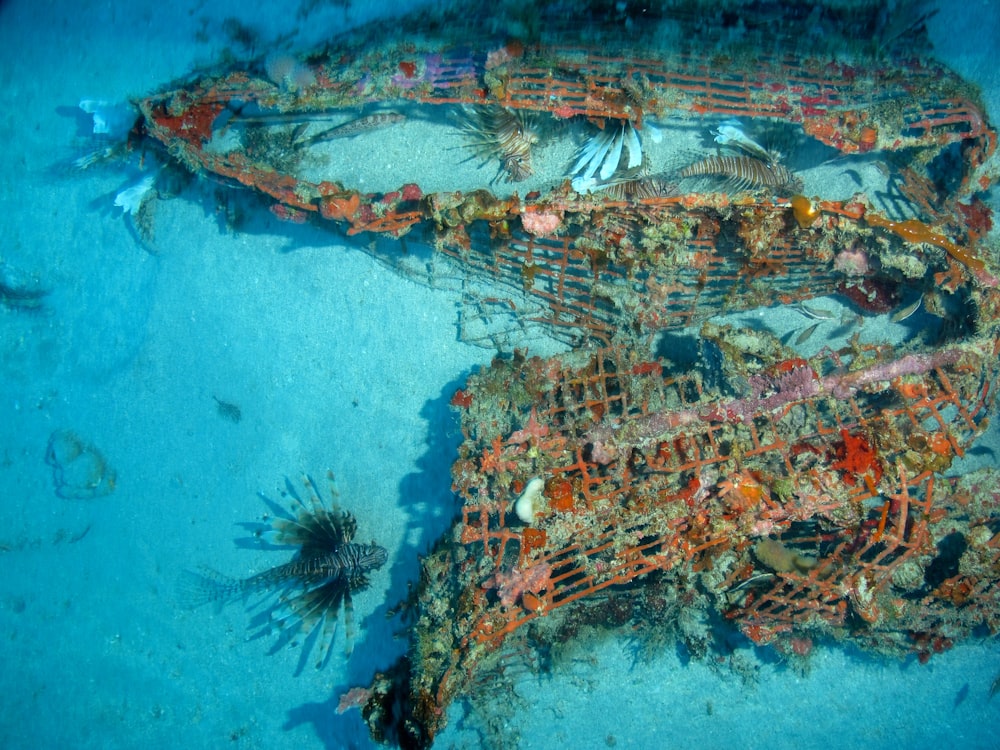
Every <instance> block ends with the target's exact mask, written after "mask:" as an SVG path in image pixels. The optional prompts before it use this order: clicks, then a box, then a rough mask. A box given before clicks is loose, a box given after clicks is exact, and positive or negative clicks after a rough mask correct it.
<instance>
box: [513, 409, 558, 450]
mask: <svg viewBox="0 0 1000 750" xmlns="http://www.w3.org/2000/svg"><path fill="white" fill-rule="evenodd" d="M548 434H549V426H548V425H544V424H539V423H538V420H537V419H536V418H535V407H531V415H530V416H529V417H528V424H526V425H525V426H524V429H521V430H515V431H514V432H512V433H511V434H510V437H509V438H508V439H507V443H508V444H509V445H520V444H522V443H527V442H528V441H529V440H531V439H532V438H535V439H538V438H543V437H545V436H546V435H548Z"/></svg>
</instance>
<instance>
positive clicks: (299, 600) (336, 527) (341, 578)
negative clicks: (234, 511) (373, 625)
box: [181, 474, 388, 674]
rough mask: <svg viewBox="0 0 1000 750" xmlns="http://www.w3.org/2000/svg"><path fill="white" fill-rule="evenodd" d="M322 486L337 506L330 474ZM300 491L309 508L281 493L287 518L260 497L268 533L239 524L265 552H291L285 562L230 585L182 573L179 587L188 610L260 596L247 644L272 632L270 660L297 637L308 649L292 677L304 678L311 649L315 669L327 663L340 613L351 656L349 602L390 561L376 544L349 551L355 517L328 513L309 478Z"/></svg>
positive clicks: (203, 573)
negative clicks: (274, 632) (287, 505)
mask: <svg viewBox="0 0 1000 750" xmlns="http://www.w3.org/2000/svg"><path fill="white" fill-rule="evenodd" d="M328 479H329V481H330V496H331V499H332V500H333V501H335V500H336V496H337V493H336V489H335V488H334V485H333V476H332V474H330V475H328ZM303 485H304V486H305V488H306V491H307V492H308V493H309V497H308V500H307V501H303V500H302V498H301V497H300V496H299V494H298V493H297V492H296V490H295V487H293V486H292V483H291V482H290V481H289V480H288V479H287V478H286V479H285V488H286V492H285V493H283V494H286V495H287V496H289V497H290V498H291V508H290V509H288V510H286V509H285V508H283V507H282V506H281V505H279V504H278V503H276V502H274V501H273V500H270V499H268V498H267V497H266V496H265V495H263V494H261V495H260V497H261V499H262V500H263V501H264V502H265V503H266V504H267V505H268V507H270V508H271V510H272V511H273V512H274V514H275V516H274V518H273V519H271V521H270V525H265V524H252V523H251V524H242V526H244V528H247V529H248V530H250V531H252V532H253V537H254V538H255V539H256V540H258V543H263V545H264V546H265V547H267V548H277V547H289V546H291V547H297V548H298V549H297V551H296V553H295V556H294V557H293V558H292V560H291V561H289V562H287V563H285V564H284V565H279V566H277V567H274V568H270V569H269V570H265V571H263V572H261V573H258V574H257V575H254V576H250V577H249V578H243V579H238V578H230V577H229V576H226V575H223V574H221V573H218V572H216V571H214V570H212V569H210V568H205V567H202V568H201V570H200V572H198V573H195V572H192V571H187V572H186V577H185V579H184V580H183V581H182V586H181V591H182V595H184V597H185V599H186V603H187V604H189V605H190V606H191V607H192V608H193V607H197V606H200V605H202V604H207V603H209V602H214V603H215V604H216V605H217V606H218V607H219V608H220V609H221V607H222V605H224V604H226V603H228V602H230V601H232V600H234V599H237V598H244V599H246V598H249V597H251V596H253V595H257V594H261V595H262V596H263V599H262V600H261V602H262V603H257V604H255V605H253V606H252V607H251V609H255V608H257V607H258V606H261V607H263V609H262V611H260V612H258V613H257V614H256V615H255V616H254V617H253V619H252V620H251V624H250V628H251V629H252V630H253V631H254V632H253V635H252V636H251V638H260V637H263V636H265V635H267V634H268V633H269V632H270V631H271V629H272V627H277V628H278V629H279V631H280V635H279V637H278V640H277V642H276V643H275V644H274V645H273V646H272V648H271V650H270V651H269V653H270V654H275V653H277V652H278V651H279V650H280V649H281V648H282V647H283V646H285V645H293V646H294V645H297V643H298V641H297V639H298V637H299V636H304V643H305V644H306V645H305V647H304V648H303V651H302V656H301V658H300V659H299V664H298V668H297V669H296V674H298V673H300V672H301V671H302V668H303V666H304V665H305V662H306V659H307V658H308V656H309V653H310V652H311V651H312V650H313V649H314V648H315V649H317V659H316V662H315V666H316V668H317V669H321V668H322V667H324V666H325V665H326V664H327V663H328V662H329V660H330V652H331V646H332V644H333V640H334V636H335V635H336V630H337V619H338V614H339V612H340V608H341V606H343V609H344V620H345V625H346V628H345V629H346V631H347V633H346V637H347V646H346V649H345V651H346V654H347V655H348V656H350V653H351V650H352V648H353V646H352V641H353V621H354V616H353V615H354V603H353V601H352V598H351V597H352V594H354V593H356V592H358V591H361V590H363V589H365V588H367V587H368V585H369V584H368V578H367V573H368V572H369V571H372V570H377V569H378V568H381V567H382V566H383V565H384V564H385V562H386V560H387V559H388V552H387V551H386V549H385V548H384V547H380V546H379V545H377V544H375V543H374V542H373V543H372V544H355V543H354V542H353V541H351V540H352V539H353V538H354V534H355V532H356V531H357V526H358V524H357V521H356V520H355V518H354V516H353V515H352V514H351V513H349V512H347V511H343V510H340V509H339V508H338V507H337V506H336V504H335V502H334V504H333V505H332V507H329V508H328V507H327V506H326V505H325V504H324V503H323V501H322V499H321V498H320V496H319V494H318V493H317V491H316V487H315V484H314V483H313V481H312V480H311V479H310V478H309V477H308V476H307V477H304V478H303ZM241 546H248V545H247V543H246V540H241ZM272 592H277V593H278V597H277V600H276V601H271V600H270V598H269V596H268V595H269V594H271V593H272ZM269 601H270V604H269V605H268V604H267V602H269Z"/></svg>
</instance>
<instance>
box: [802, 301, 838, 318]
mask: <svg viewBox="0 0 1000 750" xmlns="http://www.w3.org/2000/svg"><path fill="white" fill-rule="evenodd" d="M795 309H796V310H798V311H799V312H800V313H802V314H803V315H805V316H806V317H807V318H813V319H815V320H833V318H834V314H833V313H832V312H830V311H829V310H826V309H824V308H822V307H810V306H809V305H807V304H805V303H804V302H800V303H799V304H797V305H796V306H795Z"/></svg>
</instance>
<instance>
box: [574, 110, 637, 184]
mask: <svg viewBox="0 0 1000 750" xmlns="http://www.w3.org/2000/svg"><path fill="white" fill-rule="evenodd" d="M643 166H644V165H643V157H642V141H641V140H640V139H639V132H638V131H637V130H636V129H635V126H634V125H633V124H632V123H631V122H630V121H628V120H622V121H621V122H619V123H614V124H611V123H607V124H606V125H605V127H604V129H603V130H601V131H600V132H599V133H598V134H597V135H595V136H593V137H592V138H589V139H588V140H587V141H586V142H585V143H584V144H583V145H582V146H581V147H580V149H579V150H578V151H577V155H576V161H575V162H574V164H573V166H572V167H571V168H570V170H569V174H570V176H571V177H572V178H573V180H572V186H573V189H574V190H575V191H576V192H578V193H589V192H593V191H595V190H600V189H601V188H604V187H607V186H610V185H614V184H617V183H619V182H622V181H632V180H635V179H636V178H638V177H641V176H642V170H643ZM595 175H597V177H595Z"/></svg>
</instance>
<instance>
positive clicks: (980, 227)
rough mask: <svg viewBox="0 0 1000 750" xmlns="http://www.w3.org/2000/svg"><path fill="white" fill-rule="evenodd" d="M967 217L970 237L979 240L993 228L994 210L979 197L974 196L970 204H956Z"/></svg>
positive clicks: (966, 221)
mask: <svg viewBox="0 0 1000 750" xmlns="http://www.w3.org/2000/svg"><path fill="white" fill-rule="evenodd" d="M956 205H957V206H958V210H959V211H961V212H962V216H963V217H964V218H965V223H966V226H967V227H968V229H969V239H972V240H978V239H980V238H981V237H983V236H984V235H986V234H987V233H988V232H989V231H990V230H991V229H993V210H992V209H991V208H990V207H989V206H987V205H986V204H985V203H983V202H982V201H981V200H980V199H979V198H978V197H975V198H973V199H972V200H971V201H970V202H969V204H968V205H966V204H964V203H958V204H956Z"/></svg>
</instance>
